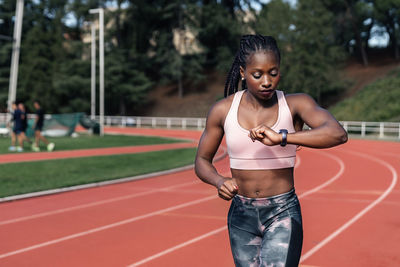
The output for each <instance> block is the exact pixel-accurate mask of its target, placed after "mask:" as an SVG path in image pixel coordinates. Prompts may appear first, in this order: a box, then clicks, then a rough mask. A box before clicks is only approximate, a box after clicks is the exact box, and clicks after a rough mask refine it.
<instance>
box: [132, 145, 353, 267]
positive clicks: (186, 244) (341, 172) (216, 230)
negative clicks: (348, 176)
mask: <svg viewBox="0 0 400 267" xmlns="http://www.w3.org/2000/svg"><path fill="white" fill-rule="evenodd" d="M320 153H321V154H324V155H327V156H328V157H330V158H331V159H334V160H335V161H337V162H338V163H339V166H340V169H339V172H338V173H337V174H335V175H334V176H333V177H332V178H330V179H329V180H328V181H326V182H325V183H323V184H321V185H319V186H317V187H315V188H313V189H310V190H308V191H306V192H304V193H303V194H301V195H300V196H299V197H298V198H299V199H300V198H302V197H304V196H307V195H309V194H312V193H315V192H317V191H318V190H321V189H322V188H324V187H326V186H328V185H329V184H331V183H332V182H334V181H335V180H336V179H338V178H339V177H340V176H341V175H342V174H343V172H344V169H345V165H344V162H343V161H342V160H341V159H340V158H338V157H336V156H333V155H330V154H328V153H326V152H320ZM296 165H297V167H298V166H299V165H300V161H299V163H298V164H296ZM297 167H296V166H295V168H297ZM225 229H227V226H223V227H220V228H217V229H215V230H213V231H211V232H208V233H205V234H203V235H201V236H198V237H195V238H193V239H190V240H188V241H186V242H183V243H181V244H179V245H176V246H174V247H171V248H168V249H166V250H163V251H161V252H159V253H157V254H154V255H152V256H149V257H147V258H144V259H142V260H140V261H137V262H135V263H132V264H130V265H128V267H136V266H140V265H142V264H144V263H147V262H149V261H152V260H154V259H156V258H159V257H161V256H164V255H166V254H168V253H171V252H173V251H175V250H177V249H180V248H183V247H185V246H188V245H190V244H192V243H195V242H197V241H200V240H202V239H204V238H206V237H210V236H212V235H215V234H217V233H219V232H221V231H223V230H225Z"/></svg>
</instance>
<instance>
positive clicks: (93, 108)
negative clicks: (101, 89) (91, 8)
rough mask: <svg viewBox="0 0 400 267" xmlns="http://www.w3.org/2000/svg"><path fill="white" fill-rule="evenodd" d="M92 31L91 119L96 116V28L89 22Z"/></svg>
mask: <svg viewBox="0 0 400 267" xmlns="http://www.w3.org/2000/svg"><path fill="white" fill-rule="evenodd" d="M90 28H91V31H92V56H91V60H92V64H91V67H92V75H91V91H92V94H91V100H90V115H91V116H90V117H91V119H92V120H94V119H95V118H96V28H95V25H94V23H93V22H92V23H90Z"/></svg>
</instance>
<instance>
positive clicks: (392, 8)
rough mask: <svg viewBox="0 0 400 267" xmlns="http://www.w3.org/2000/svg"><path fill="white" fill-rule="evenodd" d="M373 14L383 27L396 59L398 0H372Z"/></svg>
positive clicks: (399, 25) (398, 55)
mask: <svg viewBox="0 0 400 267" xmlns="http://www.w3.org/2000/svg"><path fill="white" fill-rule="evenodd" d="M374 15H375V16H376V19H377V21H378V24H380V25H382V26H383V27H385V29H386V32H387V33H388V34H389V37H390V46H391V47H392V49H393V54H394V57H395V58H396V59H399V58H400V53H399V38H400V0H379V1H374Z"/></svg>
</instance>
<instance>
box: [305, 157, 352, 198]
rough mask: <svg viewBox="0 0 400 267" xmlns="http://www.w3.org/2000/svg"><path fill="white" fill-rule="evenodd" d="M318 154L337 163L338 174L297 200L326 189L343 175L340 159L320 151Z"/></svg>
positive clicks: (342, 165) (342, 164)
mask: <svg viewBox="0 0 400 267" xmlns="http://www.w3.org/2000/svg"><path fill="white" fill-rule="evenodd" d="M318 153H321V154H323V155H325V156H328V157H330V158H331V159H333V160H335V161H336V162H337V163H339V166H340V169H339V172H338V173H337V174H336V175H334V176H333V177H332V178H331V179H329V180H328V181H326V182H325V183H323V184H321V185H319V186H317V187H314V188H313V189H311V190H308V191H306V192H304V193H303V194H301V195H299V198H303V197H305V196H308V195H310V194H312V193H315V192H317V191H319V190H321V189H322V188H324V187H327V186H328V185H330V184H331V183H333V182H334V181H336V180H337V179H338V178H339V177H340V176H341V175H342V174H343V172H344V169H345V167H344V162H343V161H342V160H341V159H340V158H338V157H337V156H334V155H331V154H329V153H327V152H321V151H319V152H318Z"/></svg>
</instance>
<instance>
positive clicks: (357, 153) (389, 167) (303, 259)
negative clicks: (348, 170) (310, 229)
mask: <svg viewBox="0 0 400 267" xmlns="http://www.w3.org/2000/svg"><path fill="white" fill-rule="evenodd" d="M344 152H346V153H350V154H354V155H358V156H360V157H364V158H367V159H370V160H373V161H376V162H378V163H380V164H382V165H383V166H385V167H386V168H388V169H389V170H390V171H391V173H392V182H391V184H390V186H389V187H388V188H387V189H386V190H385V192H384V193H383V194H382V195H381V196H380V197H379V198H377V199H376V200H375V201H373V202H372V203H371V204H370V205H368V206H367V207H366V208H364V209H363V210H362V211H360V212H359V213H357V214H356V215H355V216H354V217H353V218H351V219H350V220H349V221H347V222H346V223H345V224H343V225H342V226H341V227H339V228H338V229H337V230H336V231H334V232H333V233H332V234H330V235H329V236H327V237H326V238H325V239H324V240H322V241H321V242H319V243H318V244H317V245H316V246H315V247H313V248H312V249H310V250H309V251H308V252H306V253H305V254H303V256H302V257H301V259H300V263H301V262H303V261H305V260H306V259H308V258H309V257H310V256H311V255H313V254H314V253H315V252H317V251H318V250H319V249H321V248H322V247H323V246H325V245H326V244H327V243H329V242H330V241H332V239H334V238H335V237H337V236H338V235H339V234H341V233H342V232H343V231H344V230H346V229H347V228H348V227H350V226H351V225H352V224H353V223H355V222H356V221H357V220H358V219H360V218H361V217H362V216H364V215H365V214H366V213H367V212H368V211H370V210H371V209H372V208H373V207H375V206H376V205H378V204H379V203H380V202H382V200H384V199H385V198H386V197H387V196H388V195H389V194H390V193H391V192H392V190H393V188H394V186H395V185H396V183H397V172H396V169H395V168H394V167H393V166H392V165H391V164H389V163H387V162H386V161H384V160H381V159H379V158H376V157H373V156H369V155H364V154H363V153H360V152H354V151H344Z"/></svg>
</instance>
